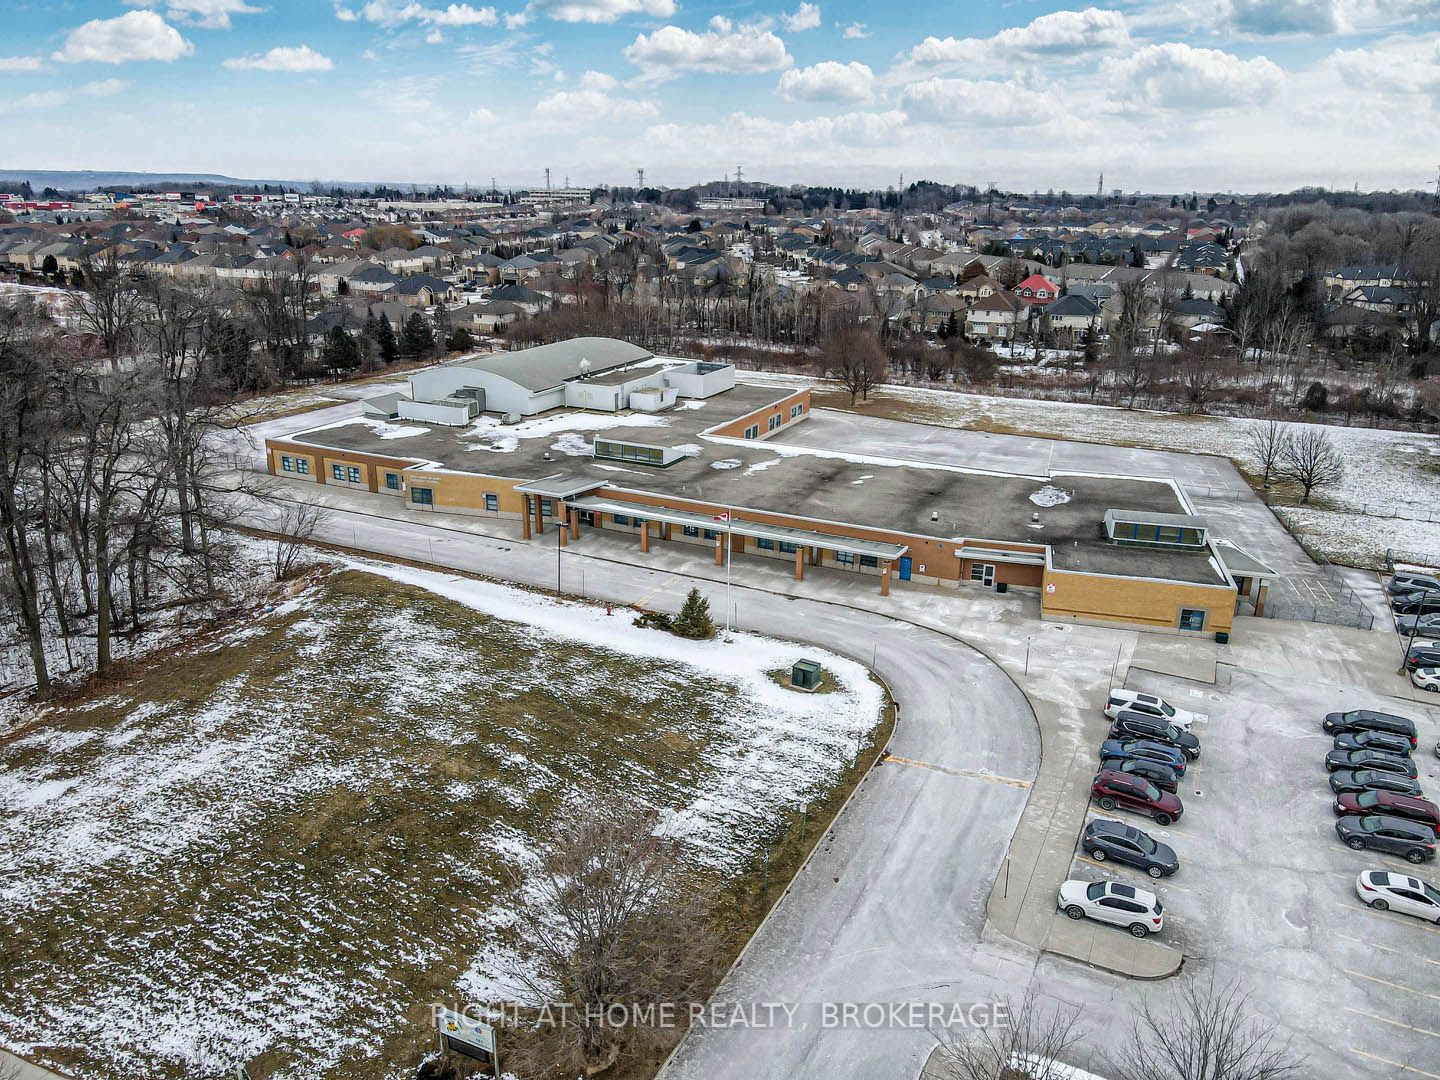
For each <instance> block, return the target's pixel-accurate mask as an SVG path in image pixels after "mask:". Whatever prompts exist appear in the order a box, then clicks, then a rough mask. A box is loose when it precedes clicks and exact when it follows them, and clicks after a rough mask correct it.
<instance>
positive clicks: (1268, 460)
mask: <svg viewBox="0 0 1440 1080" xmlns="http://www.w3.org/2000/svg"><path fill="white" fill-rule="evenodd" d="M1245 449H1246V450H1247V451H1248V452H1249V455H1250V459H1251V461H1253V462H1254V463H1255V467H1256V468H1258V469H1259V470H1260V473H1261V483H1262V484H1264V485H1265V487H1267V488H1268V487H1269V486H1270V479H1271V478H1272V477H1273V476H1275V475H1276V474H1277V473H1279V471H1280V467H1281V465H1283V464H1284V462H1285V459H1286V455H1287V454H1288V453H1289V451H1290V432H1289V431H1288V430H1287V429H1286V427H1285V425H1284V424H1282V423H1280V421H1278V420H1267V421H1265V423H1263V424H1256V425H1254V426H1252V427H1247V428H1246V429H1245Z"/></svg>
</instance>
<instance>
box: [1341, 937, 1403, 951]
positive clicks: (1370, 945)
mask: <svg viewBox="0 0 1440 1080" xmlns="http://www.w3.org/2000/svg"><path fill="white" fill-rule="evenodd" d="M1335 936H1336V937H1338V938H1344V939H1345V940H1346V941H1353V942H1355V944H1356V945H1364V946H1365V947H1366V948H1367V949H1379V950H1380V951H1381V952H1392V953H1399V952H1400V950H1399V949H1392V948H1390V946H1389V945H1380V944H1377V943H1376V942H1373V941H1364V940H1362V939H1360V938H1358V937H1351V936H1350V935H1349V934H1336V935H1335Z"/></svg>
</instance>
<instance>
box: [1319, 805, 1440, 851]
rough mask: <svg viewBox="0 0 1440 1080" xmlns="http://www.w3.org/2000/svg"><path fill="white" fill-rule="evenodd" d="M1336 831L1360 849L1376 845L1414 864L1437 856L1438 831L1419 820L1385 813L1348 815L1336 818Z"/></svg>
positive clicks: (1343, 838) (1375, 846)
mask: <svg viewBox="0 0 1440 1080" xmlns="http://www.w3.org/2000/svg"><path fill="white" fill-rule="evenodd" d="M1335 832H1336V833H1338V834H1339V836H1340V839H1341V840H1343V841H1345V843H1347V844H1349V845H1350V846H1351V847H1352V848H1354V849H1355V850H1356V851H1365V850H1366V849H1368V848H1374V849H1375V850H1376V851H1388V852H1390V853H1391V854H1393V855H1401V856H1404V857H1405V858H1406V859H1408V860H1410V861H1411V862H1412V863H1422V862H1424V861H1425V860H1426V859H1433V858H1434V857H1435V830H1434V829H1432V828H1430V826H1429V825H1421V824H1420V823H1419V822H1418V821H1406V820H1405V819H1404V818H1398V817H1389V816H1388V815H1385V814H1366V815H1364V816H1363V817H1355V816H1353V815H1350V814H1347V815H1346V816H1345V817H1342V818H1339V819H1337V820H1336V822H1335Z"/></svg>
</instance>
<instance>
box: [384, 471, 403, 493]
mask: <svg viewBox="0 0 1440 1080" xmlns="http://www.w3.org/2000/svg"><path fill="white" fill-rule="evenodd" d="M385 488H386V490H388V491H399V490H400V474H399V473H393V472H387V473H386V474H385Z"/></svg>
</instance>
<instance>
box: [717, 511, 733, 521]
mask: <svg viewBox="0 0 1440 1080" xmlns="http://www.w3.org/2000/svg"><path fill="white" fill-rule="evenodd" d="M715 520H716V521H729V520H730V511H729V510H721V511H720V513H718V514H716V515H715Z"/></svg>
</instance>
